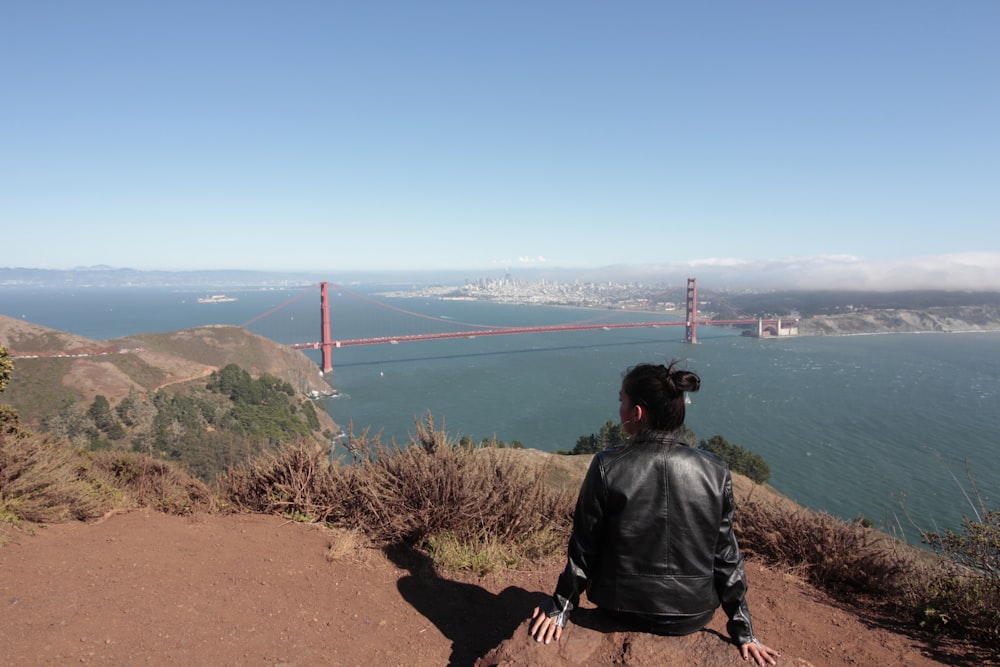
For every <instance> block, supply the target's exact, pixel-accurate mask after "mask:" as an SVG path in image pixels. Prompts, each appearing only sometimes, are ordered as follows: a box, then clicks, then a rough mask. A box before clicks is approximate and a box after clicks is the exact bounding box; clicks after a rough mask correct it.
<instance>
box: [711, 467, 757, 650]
mask: <svg viewBox="0 0 1000 667" xmlns="http://www.w3.org/2000/svg"><path fill="white" fill-rule="evenodd" d="M735 512H736V502H735V500H734V498H733V480H732V476H731V475H730V473H729V471H728V470H727V471H726V479H725V489H724V492H723V501H722V521H721V522H720V524H719V536H718V541H717V542H716V545H715V588H716V591H718V594H719V600H720V602H721V603H722V609H723V611H725V612H726V615H727V616H729V622H728V623H727V624H726V630H727V631H728V632H729V636H730V637H732V639H733V641H734V642H736V645H737V646H742V645H743V644H749V643H752V642H753V641H755V640H754V635H753V625H752V624H751V622H750V609H749V607H748V606H747V601H746V594H747V576H746V572H745V571H744V569H743V558H742V556H740V549H739V546H738V545H737V543H736V533H735V532H734V531H733V516H734V515H735Z"/></svg>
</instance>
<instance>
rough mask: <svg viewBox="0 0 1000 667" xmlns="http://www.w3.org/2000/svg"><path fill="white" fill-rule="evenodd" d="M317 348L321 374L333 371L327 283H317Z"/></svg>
mask: <svg viewBox="0 0 1000 667" xmlns="http://www.w3.org/2000/svg"><path fill="white" fill-rule="evenodd" d="M319 322H320V333H319V349H320V355H321V356H322V359H323V363H322V366H321V368H322V370H323V375H327V374H328V373H330V372H332V371H333V360H332V359H331V357H332V353H333V341H331V340H330V296H329V294H328V292H327V284H326V283H325V282H322V283H320V284H319Z"/></svg>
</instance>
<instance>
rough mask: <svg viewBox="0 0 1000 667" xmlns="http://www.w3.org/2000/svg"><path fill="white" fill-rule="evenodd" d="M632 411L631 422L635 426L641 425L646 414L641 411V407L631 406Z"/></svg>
mask: <svg viewBox="0 0 1000 667" xmlns="http://www.w3.org/2000/svg"><path fill="white" fill-rule="evenodd" d="M632 410H633V413H634V414H635V417H634V418H633V419H632V422H633V423H635V424H639V423H641V422H642V418H643V417H644V416H645V415H646V413H645V412H643V410H642V406H641V405H633V406H632Z"/></svg>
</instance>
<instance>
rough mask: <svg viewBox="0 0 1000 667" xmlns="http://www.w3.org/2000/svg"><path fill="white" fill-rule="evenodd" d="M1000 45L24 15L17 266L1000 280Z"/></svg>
mask: <svg viewBox="0 0 1000 667" xmlns="http://www.w3.org/2000/svg"><path fill="white" fill-rule="evenodd" d="M998 30H1000V2H997V1H996V0H961V1H960V2H953V1H950V0H940V1H935V2H926V1H922V0H899V1H892V0H876V1H873V2H865V1H862V0H857V1H853V0H848V1H846V2H845V1H844V0H831V1H822V0H817V1H810V2H800V1H798V0H787V1H783V2H775V1H768V0H757V1H754V2H746V1H745V0H732V1H728V2H727V1H720V2H686V1H685V2H669V1H667V0H660V1H656V2H635V1H628V0H625V1H623V2H610V1H604V2H593V1H586V0H582V1H570V0H549V1H546V0H536V1H530V2H529V1H527V0H524V1H518V0H514V1H507V2H480V1H469V0H461V1H456V2H444V1H439V0H428V1H418V2H417V1H411V0H406V1H400V2H390V1H388V0H373V1H371V2H358V1H350V2H348V1H346V0H345V1H337V0H292V1H278V0H273V1H268V2H261V1H255V0H239V1H233V2H227V1H223V0H210V1H207V2H205V1H200V0H199V1H188V0H169V1H167V0H162V1H149V2H129V1H126V0H118V1H114V2H108V1H102V0H87V1H86V2H80V1H79V0H65V1H55V0H35V1H32V0H0V227H2V232H0V235H2V236H0V238H2V255H0V266H9V267H12V266H21V267H39V268H69V267H74V266H89V265H96V264H107V265H111V266H116V267H132V268H139V269H215V268H246V269H274V270H288V269H308V270H321V271H330V273H331V279H335V278H336V276H337V275H338V274H339V273H340V272H342V271H344V270H350V269H386V268H398V269H407V270H408V269H435V270H441V269H472V270H479V269H483V270H488V269H493V270H499V269H504V268H508V267H509V268H511V269H516V268H517V267H519V266H547V267H598V266H604V265H612V264H615V265H674V266H676V265H683V266H691V267H693V268H696V267H712V266H717V265H722V266H730V267H732V266H735V267H746V270H750V269H751V268H752V269H753V270H764V269H767V268H768V267H778V269H780V270H783V271H790V272H789V273H786V274H784V275H795V271H796V269H795V267H799V268H800V269H801V270H802V271H803V273H802V274H801V275H804V272H805V270H806V269H807V268H808V269H809V271H813V272H814V271H815V270H818V269H819V268H823V267H831V266H832V267H839V268H840V269H844V268H845V267H846V268H847V269H848V270H849V272H854V273H857V272H858V271H861V270H864V271H868V272H874V273H873V275H879V272H881V275H883V276H884V275H886V273H887V272H891V273H892V274H893V275H904V276H905V275H915V273H918V272H921V271H923V272H927V271H929V272H931V274H930V275H936V276H937V277H938V279H939V281H940V282H939V284H942V285H944V284H945V283H947V282H948V281H949V280H952V279H956V280H957V278H956V277H957V276H959V275H961V276H962V280H968V281H971V282H972V283H974V284H976V285H979V284H982V283H984V282H989V281H991V280H995V281H996V285H994V287H996V288H1000V38H998ZM831 275H832V274H831ZM921 275H923V274H922V273H921ZM962 280H958V282H959V283H961V282H962Z"/></svg>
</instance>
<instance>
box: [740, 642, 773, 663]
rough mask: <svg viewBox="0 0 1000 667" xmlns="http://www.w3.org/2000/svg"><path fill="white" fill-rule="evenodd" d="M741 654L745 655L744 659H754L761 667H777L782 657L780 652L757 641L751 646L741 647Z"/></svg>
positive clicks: (750, 644) (751, 643)
mask: <svg viewBox="0 0 1000 667" xmlns="http://www.w3.org/2000/svg"><path fill="white" fill-rule="evenodd" d="M740 653H741V654H742V655H743V659H744V660H746V659H748V658H753V661H754V662H756V663H757V664H758V665H760V667H766V666H767V665H777V664H778V656H779V655H781V653H780V652H778V651H775V650H774V649H773V648H771V647H769V646H765V645H764V644H761V643H760V642H759V641H757V640H756V639H755V640H754V641H752V642H750V643H749V644H744V645H743V646H741V647H740Z"/></svg>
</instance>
